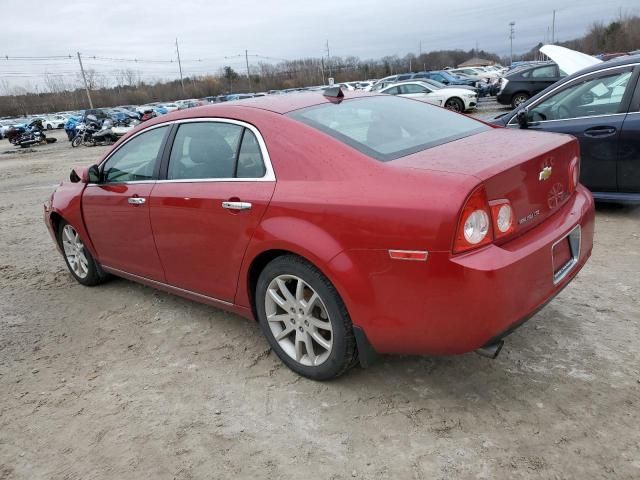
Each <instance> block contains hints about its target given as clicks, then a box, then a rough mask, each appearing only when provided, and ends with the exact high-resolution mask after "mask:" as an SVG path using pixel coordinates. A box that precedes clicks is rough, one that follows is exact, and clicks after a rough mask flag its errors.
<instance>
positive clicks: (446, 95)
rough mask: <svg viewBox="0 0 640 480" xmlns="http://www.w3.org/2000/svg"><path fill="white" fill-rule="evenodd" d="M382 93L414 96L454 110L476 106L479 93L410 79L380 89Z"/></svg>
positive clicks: (463, 110) (458, 110)
mask: <svg viewBox="0 0 640 480" xmlns="http://www.w3.org/2000/svg"><path fill="white" fill-rule="evenodd" d="M380 93H386V94H388V95H398V96H401V97H408V98H413V99H415V100H420V101H423V102H427V103H430V104H432V105H437V106H439V107H444V108H446V109H448V110H453V111H454V112H466V111H468V110H471V109H474V108H476V106H477V105H478V95H477V94H476V93H475V92H473V91H471V90H466V89H462V88H437V87H434V86H433V85H430V84H428V83H425V82H420V81H416V80H408V81H406V82H401V83H396V84H393V85H390V86H388V87H386V88H383V89H382V90H380Z"/></svg>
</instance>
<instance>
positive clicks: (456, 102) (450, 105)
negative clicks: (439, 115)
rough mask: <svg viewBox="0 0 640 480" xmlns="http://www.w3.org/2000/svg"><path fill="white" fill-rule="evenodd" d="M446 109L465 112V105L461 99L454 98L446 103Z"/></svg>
mask: <svg viewBox="0 0 640 480" xmlns="http://www.w3.org/2000/svg"><path fill="white" fill-rule="evenodd" d="M444 108H446V109H447V110H451V111H454V112H464V103H463V102H462V100H460V99H459V98H456V97H452V98H449V99H448V100H447V101H446V102H444Z"/></svg>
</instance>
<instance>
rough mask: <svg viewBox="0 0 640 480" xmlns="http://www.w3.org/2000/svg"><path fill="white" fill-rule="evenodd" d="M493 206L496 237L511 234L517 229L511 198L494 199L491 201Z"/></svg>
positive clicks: (490, 203) (492, 212)
mask: <svg viewBox="0 0 640 480" xmlns="http://www.w3.org/2000/svg"><path fill="white" fill-rule="evenodd" d="M489 205H490V206H491V217H492V218H493V226H494V227H495V228H494V230H493V233H494V235H495V238H500V237H504V236H506V235H509V234H510V233H511V232H513V231H514V230H515V228H516V227H515V224H514V221H513V208H511V203H509V200H492V201H491V202H489Z"/></svg>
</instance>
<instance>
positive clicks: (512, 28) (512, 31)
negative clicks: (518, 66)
mask: <svg viewBox="0 0 640 480" xmlns="http://www.w3.org/2000/svg"><path fill="white" fill-rule="evenodd" d="M515 26H516V22H509V41H510V42H511V53H510V54H509V59H510V60H509V61H510V63H511V64H513V38H514V37H515V36H516V29H515Z"/></svg>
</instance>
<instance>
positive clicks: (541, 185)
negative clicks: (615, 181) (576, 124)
mask: <svg viewBox="0 0 640 480" xmlns="http://www.w3.org/2000/svg"><path fill="white" fill-rule="evenodd" d="M577 156H579V145H578V142H577V140H575V139H573V138H572V137H570V136H568V135H560V134H549V133H540V132H532V131H522V130H512V129H492V130H490V131H488V132H484V133H480V134H477V135H472V136H469V137H466V138H463V139H461V140H457V141H454V142H450V143H446V144H443V145H439V146H437V147H433V148H430V149H427V150H423V151H421V152H418V153H415V154H412V155H408V156H406V157H402V158H399V159H397V160H394V161H392V162H389V164H388V165H390V166H394V167H403V168H415V169H421V170H424V169H426V170H435V171H442V172H450V173H457V174H464V175H470V176H473V177H476V178H477V179H478V183H482V184H483V185H484V186H485V188H486V191H487V197H488V199H489V201H491V200H499V199H507V200H509V201H510V202H511V206H512V208H513V211H514V215H515V227H516V230H515V232H516V233H518V232H519V233H522V232H524V231H526V230H528V229H529V228H531V227H533V226H535V225H537V224H539V223H540V222H542V221H544V219H546V218H548V217H549V216H551V215H552V214H553V213H554V212H555V211H557V210H558V208H559V207H560V206H562V205H563V204H564V203H565V202H566V201H567V200H568V198H569V196H570V195H569V191H570V188H569V182H570V178H569V176H570V175H569V166H570V163H571V161H572V160H573V159H574V158H576V157H577ZM460 207H462V205H461V206H460Z"/></svg>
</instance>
